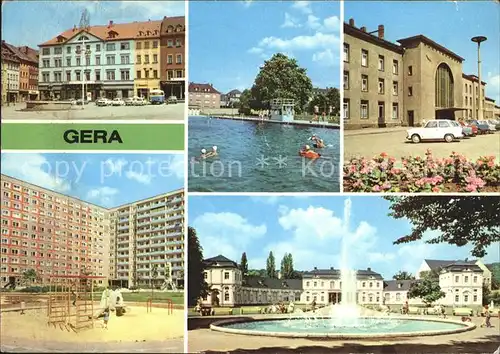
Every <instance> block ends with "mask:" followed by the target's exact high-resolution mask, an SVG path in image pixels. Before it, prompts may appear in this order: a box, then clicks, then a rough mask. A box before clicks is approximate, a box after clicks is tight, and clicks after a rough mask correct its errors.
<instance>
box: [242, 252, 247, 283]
mask: <svg viewBox="0 0 500 354" xmlns="http://www.w3.org/2000/svg"><path fill="white" fill-rule="evenodd" d="M240 268H241V273H242V274H243V277H246V276H247V275H248V261H247V253H246V252H243V254H242V255H241V262H240Z"/></svg>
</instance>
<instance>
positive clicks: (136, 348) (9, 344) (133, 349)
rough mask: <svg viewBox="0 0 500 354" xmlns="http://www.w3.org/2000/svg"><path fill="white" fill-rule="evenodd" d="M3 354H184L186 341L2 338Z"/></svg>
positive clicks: (0, 347)
mask: <svg viewBox="0 0 500 354" xmlns="http://www.w3.org/2000/svg"><path fill="white" fill-rule="evenodd" d="M0 350H1V352H2V353H5V352H10V353H30V352H41V353H104V352H107V353H111V352H114V353H183V352H184V339H183V338H178V339H171V340H166V341H158V342H128V343H126V342H106V343H78V344H75V343H63V342H55V341H44V342H37V341H32V340H28V339H13V338H5V337H2V340H1V345H0Z"/></svg>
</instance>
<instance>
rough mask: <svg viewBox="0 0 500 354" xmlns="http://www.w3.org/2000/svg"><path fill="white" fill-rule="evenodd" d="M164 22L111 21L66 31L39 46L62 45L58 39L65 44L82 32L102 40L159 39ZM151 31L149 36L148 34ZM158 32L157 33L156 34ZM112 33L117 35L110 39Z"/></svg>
mask: <svg viewBox="0 0 500 354" xmlns="http://www.w3.org/2000/svg"><path fill="white" fill-rule="evenodd" d="M161 23H162V21H146V22H132V23H113V21H110V22H109V23H108V24H107V25H99V26H90V27H87V28H85V29H80V28H76V26H75V27H73V28H72V29H69V30H66V31H64V32H62V33H60V34H59V35H57V36H55V37H54V38H52V39H51V40H49V41H47V42H44V43H42V44H40V45H39V46H40V47H42V46H49V45H56V44H60V42H58V40H57V39H58V38H59V37H62V38H63V39H64V42H66V41H68V40H69V39H71V38H73V37H74V36H76V35H78V34H79V33H82V32H87V33H89V34H91V35H93V36H95V37H97V38H100V39H102V40H110V41H120V40H125V39H141V38H159V37H160V29H161ZM148 31H149V34H148ZM155 31H156V32H155ZM110 32H115V33H116V35H115V37H113V38H110V36H109V34H110Z"/></svg>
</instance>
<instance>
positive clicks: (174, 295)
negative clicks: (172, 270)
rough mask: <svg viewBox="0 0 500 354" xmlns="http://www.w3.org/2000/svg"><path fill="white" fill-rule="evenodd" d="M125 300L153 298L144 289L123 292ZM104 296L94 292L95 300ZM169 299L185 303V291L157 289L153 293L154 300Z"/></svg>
mask: <svg viewBox="0 0 500 354" xmlns="http://www.w3.org/2000/svg"><path fill="white" fill-rule="evenodd" d="M122 295H123V301H125V302H146V301H148V300H149V299H150V298H151V292H150V291H147V292H145V291H143V292H137V293H122ZM101 296H102V292H101V293H94V300H100V299H101ZM167 300H172V303H173V304H175V305H183V304H184V293H183V292H171V291H157V292H156V291H155V292H154V293H153V301H154V302H166V301H167Z"/></svg>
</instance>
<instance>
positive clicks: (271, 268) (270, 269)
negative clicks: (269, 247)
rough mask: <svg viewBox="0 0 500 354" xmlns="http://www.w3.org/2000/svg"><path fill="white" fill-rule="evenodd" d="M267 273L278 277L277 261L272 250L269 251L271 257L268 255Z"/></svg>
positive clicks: (272, 276)
mask: <svg viewBox="0 0 500 354" xmlns="http://www.w3.org/2000/svg"><path fill="white" fill-rule="evenodd" d="M266 275H267V276H268V277H269V278H276V263H275V260H274V255H273V251H270V252H269V257H267V262H266Z"/></svg>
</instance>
